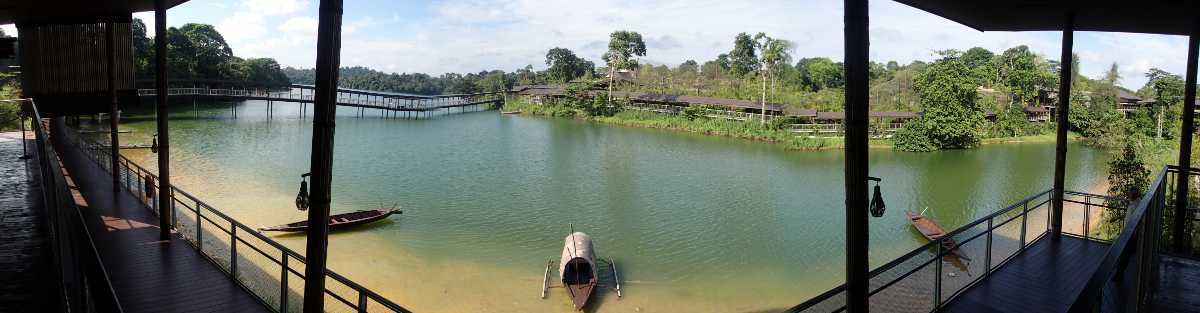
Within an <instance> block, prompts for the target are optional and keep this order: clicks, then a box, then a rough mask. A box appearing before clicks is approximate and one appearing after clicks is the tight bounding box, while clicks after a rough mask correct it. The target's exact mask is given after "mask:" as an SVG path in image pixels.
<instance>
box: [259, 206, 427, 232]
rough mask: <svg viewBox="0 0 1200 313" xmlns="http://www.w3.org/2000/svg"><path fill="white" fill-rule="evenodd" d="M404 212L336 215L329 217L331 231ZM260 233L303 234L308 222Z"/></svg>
mask: <svg viewBox="0 0 1200 313" xmlns="http://www.w3.org/2000/svg"><path fill="white" fill-rule="evenodd" d="M403 213H404V212H402V211H400V210H397V209H376V210H365V211H358V212H351V213H344V214H335V215H330V216H329V230H331V231H332V230H341V229H345V228H350V227H354V226H358V225H363V224H368V223H372V222H375V221H379V220H382V219H385V218H387V217H388V216H391V215H392V214H403ZM258 230H260V231H277V232H302V231H307V230H308V221H299V222H295V223H288V224H283V225H278V226H271V227H262V228H259V229H258Z"/></svg>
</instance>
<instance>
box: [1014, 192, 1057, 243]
mask: <svg viewBox="0 0 1200 313" xmlns="http://www.w3.org/2000/svg"><path fill="white" fill-rule="evenodd" d="M1050 197H1051V199H1053V198H1054V196H1053V195H1051V196H1050ZM1051 201H1053V200H1051ZM1028 221H1029V201H1025V203H1022V204H1021V246H1020V247H1018V250H1017V251H1025V225H1026V224H1028V223H1027V222H1028Z"/></svg>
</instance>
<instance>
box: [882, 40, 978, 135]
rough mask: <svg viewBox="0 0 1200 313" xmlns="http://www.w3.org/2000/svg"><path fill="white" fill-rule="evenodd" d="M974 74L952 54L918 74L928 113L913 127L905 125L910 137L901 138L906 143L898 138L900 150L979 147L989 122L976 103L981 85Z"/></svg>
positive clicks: (917, 83)
mask: <svg viewBox="0 0 1200 313" xmlns="http://www.w3.org/2000/svg"><path fill="white" fill-rule="evenodd" d="M971 74H972V73H971V69H970V67H968V66H967V64H966V62H963V60H962V58H961V56H960V55H959V54H957V53H954V52H949V53H947V54H944V55H943V57H942V59H940V60H938V61H937V62H934V63H933V64H932V65H930V66H929V67H928V68H926V70H925V71H923V72H921V73H920V74H919V75H917V77H916V81H915V85H916V86H915V87H916V89H917V92H919V93H920V94H921V107H922V108H924V109H925V114H924V115H923V116H921V117H920V118H918V119H916V120H915V121H913V122H910V123H909V124H913V126H911V127H909V126H908V125H905V128H906V130H904V131H903V133H904V134H903V137H906V138H901V139H903V140H904V144H900V143H899V142H900V141H901V139H897V145H896V149H899V150H903V151H930V149H929V148H930V147H937V148H938V149H962V148H970V147H974V146H975V145H978V144H979V139H980V137H981V136H982V134H981V130H982V128H983V125H984V123H985V122H986V119H985V117H984V113H983V112H984V108H982V107H981V106H980V105H979V104H978V103H977V102H976V101H975V100H976V96H977V95H976V92H975V90H976V87H978V86H977V85H975V83H974V81H973V80H972V79H971V78H972V76H971ZM900 135H901V134H897V137H902V136H900ZM919 137H925V138H919Z"/></svg>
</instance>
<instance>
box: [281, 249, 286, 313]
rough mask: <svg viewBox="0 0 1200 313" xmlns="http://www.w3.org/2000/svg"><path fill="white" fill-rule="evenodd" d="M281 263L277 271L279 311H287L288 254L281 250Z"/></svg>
mask: <svg viewBox="0 0 1200 313" xmlns="http://www.w3.org/2000/svg"><path fill="white" fill-rule="evenodd" d="M282 259H283V262H282V263H283V264H281V265H282V267H280V271H279V312H280V313H287V311H288V305H287V300H288V254H287V251H283V258H282Z"/></svg>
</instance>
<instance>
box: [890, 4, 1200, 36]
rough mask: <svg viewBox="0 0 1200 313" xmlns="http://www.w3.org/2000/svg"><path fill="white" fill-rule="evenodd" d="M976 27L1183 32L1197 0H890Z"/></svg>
mask: <svg viewBox="0 0 1200 313" xmlns="http://www.w3.org/2000/svg"><path fill="white" fill-rule="evenodd" d="M895 1H896V2H899V3H903V4H907V5H909V6H911V7H914V8H917V9H921V10H923V11H926V12H929V13H932V14H935V15H938V16H941V17H944V18H947V19H950V20H953V21H955V22H958V23H959V24H963V25H966V26H968V27H971V28H974V29H977V30H980V31H1055V30H1059V31H1061V30H1062V29H1063V27H1064V25H1065V21H1066V16H1067V13H1068V12H1074V14H1075V30H1077V31H1101V32H1126V33H1147V34H1166V35H1187V34H1190V33H1191V30H1192V25H1193V24H1194V23H1196V22H1197V20H1198V19H1200V3H1198V2H1200V1H1197V0H1139V1H1112V0H1095V1H1073V0H1057V1H1055V0H1041V1H1037V0H895Z"/></svg>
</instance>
